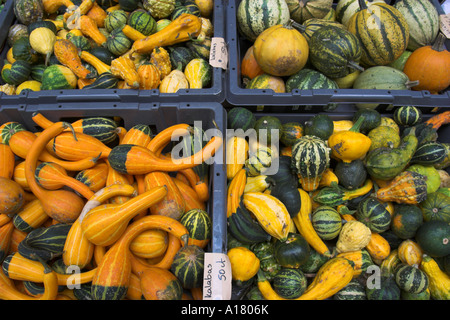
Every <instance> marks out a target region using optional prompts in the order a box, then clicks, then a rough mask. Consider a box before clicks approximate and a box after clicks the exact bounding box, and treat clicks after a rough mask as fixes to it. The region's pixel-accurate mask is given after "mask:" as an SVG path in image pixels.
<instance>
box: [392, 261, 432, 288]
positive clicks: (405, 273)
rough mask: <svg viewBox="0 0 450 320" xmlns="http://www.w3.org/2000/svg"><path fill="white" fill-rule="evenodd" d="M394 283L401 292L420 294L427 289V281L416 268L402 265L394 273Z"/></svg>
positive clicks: (425, 276) (422, 273)
mask: <svg viewBox="0 0 450 320" xmlns="http://www.w3.org/2000/svg"><path fill="white" fill-rule="evenodd" d="M395 282H396V283H397V285H398V286H399V288H400V289H401V290H403V291H406V292H409V293H421V292H423V291H425V290H426V289H427V288H428V284H429V279H428V276H427V274H426V273H425V272H423V271H422V270H420V269H419V268H418V267H413V266H409V265H403V266H401V267H399V268H398V269H397V272H396V273H395Z"/></svg>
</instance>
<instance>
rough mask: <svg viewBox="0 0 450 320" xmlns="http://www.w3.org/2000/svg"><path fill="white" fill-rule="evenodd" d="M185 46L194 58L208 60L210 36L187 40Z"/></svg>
mask: <svg viewBox="0 0 450 320" xmlns="http://www.w3.org/2000/svg"><path fill="white" fill-rule="evenodd" d="M186 47H187V48H188V49H189V50H191V52H192V55H193V56H194V58H202V59H204V60H207V61H209V54H210V51H211V38H210V37H205V39H203V40H202V41H199V40H196V41H188V42H186Z"/></svg>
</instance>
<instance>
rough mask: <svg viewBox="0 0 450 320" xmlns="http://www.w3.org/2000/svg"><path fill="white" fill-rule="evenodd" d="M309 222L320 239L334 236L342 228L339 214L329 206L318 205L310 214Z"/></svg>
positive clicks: (328, 238) (329, 238) (330, 238)
mask: <svg viewBox="0 0 450 320" xmlns="http://www.w3.org/2000/svg"><path fill="white" fill-rule="evenodd" d="M311 222H312V225H313V228H314V230H315V231H316V232H317V234H318V235H319V237H320V238H321V239H322V240H332V239H334V238H336V237H337V236H338V235H339V233H340V231H341V228H342V221H341V216H340V215H339V213H338V212H337V211H336V210H335V209H334V208H333V207H329V206H319V207H318V208H316V209H315V210H314V211H313V213H312V214H311Z"/></svg>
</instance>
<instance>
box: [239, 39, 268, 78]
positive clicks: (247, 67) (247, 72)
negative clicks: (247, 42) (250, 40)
mask: <svg viewBox="0 0 450 320" xmlns="http://www.w3.org/2000/svg"><path fill="white" fill-rule="evenodd" d="M253 48H254V47H253V46H251V47H250V48H248V49H247V51H246V52H245V55H244V57H243V58H242V61H241V75H242V78H243V83H244V85H245V86H247V83H248V82H249V81H250V80H252V79H253V78H254V77H256V76H259V75H261V74H263V73H264V71H263V70H262V69H261V67H260V66H259V64H258V62H257V61H256V59H255V56H254V55H253Z"/></svg>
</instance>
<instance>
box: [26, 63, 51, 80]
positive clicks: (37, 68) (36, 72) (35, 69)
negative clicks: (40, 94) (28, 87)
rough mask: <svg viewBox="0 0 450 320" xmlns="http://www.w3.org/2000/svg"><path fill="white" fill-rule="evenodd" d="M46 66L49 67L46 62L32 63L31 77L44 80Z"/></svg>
mask: <svg viewBox="0 0 450 320" xmlns="http://www.w3.org/2000/svg"><path fill="white" fill-rule="evenodd" d="M45 68H47V66H46V65H44V64H35V65H32V66H31V73H30V77H31V79H33V80H36V81H39V82H42V75H43V74H44V71H45Z"/></svg>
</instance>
